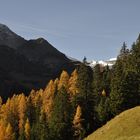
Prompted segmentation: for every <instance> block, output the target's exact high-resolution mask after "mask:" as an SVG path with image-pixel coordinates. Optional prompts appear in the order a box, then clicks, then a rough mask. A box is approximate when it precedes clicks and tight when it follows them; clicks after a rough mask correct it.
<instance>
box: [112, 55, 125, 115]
mask: <svg viewBox="0 0 140 140" xmlns="http://www.w3.org/2000/svg"><path fill="white" fill-rule="evenodd" d="M122 57H123V56H121V57H118V60H117V62H116V64H115V66H114V68H113V77H112V80H111V93H110V110H111V113H112V115H113V116H115V115H116V114H118V113H120V112H121V104H122V100H123V99H122V95H121V93H120V88H121V81H122V80H123V77H124V75H125V69H124V62H123V59H122Z"/></svg>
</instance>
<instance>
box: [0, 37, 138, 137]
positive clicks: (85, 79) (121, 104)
mask: <svg viewBox="0 0 140 140" xmlns="http://www.w3.org/2000/svg"><path fill="white" fill-rule="evenodd" d="M138 105H140V36H139V37H138V39H137V40H136V41H135V42H134V43H133V45H132V47H131V48H130V49H128V47H127V45H126V43H123V45H122V48H121V50H120V53H119V54H118V57H117V61H116V64H115V65H114V66H113V68H112V69H109V67H108V66H106V67H102V66H101V65H98V64H97V65H96V66H95V67H94V68H93V69H92V68H91V67H89V66H88V64H87V62H86V61H84V62H83V63H81V64H80V65H79V66H78V67H77V68H76V69H75V70H74V71H73V72H72V73H71V74H68V73H67V72H66V71H62V73H61V75H60V77H59V78H56V79H53V80H50V82H49V83H48V84H47V85H46V88H45V89H40V90H37V91H35V90H34V89H33V90H32V91H31V92H30V94H29V96H25V95H24V93H21V94H19V95H16V94H15V95H13V97H11V98H8V100H7V101H6V102H3V101H2V98H0V140H66V139H67V140H82V139H84V138H85V137H86V136H87V135H89V134H91V133H92V132H94V131H95V130H96V129H97V128H99V127H101V126H103V125H104V124H105V123H106V122H107V121H109V120H110V119H112V118H114V117H115V116H116V115H118V114H119V113H121V112H122V111H124V110H127V109H129V108H132V107H135V106H138Z"/></svg>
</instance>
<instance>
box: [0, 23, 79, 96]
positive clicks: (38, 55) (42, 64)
mask: <svg viewBox="0 0 140 140" xmlns="http://www.w3.org/2000/svg"><path fill="white" fill-rule="evenodd" d="M77 63H79V62H76V61H72V60H70V59H68V58H67V57H66V56H65V54H63V53H62V52H60V51H59V50H57V49H56V48H55V47H53V46H52V45H51V44H50V43H49V42H48V41H47V40H45V39H43V38H38V39H32V40H25V39H24V38H22V37H20V36H19V35H17V34H16V33H14V32H13V31H11V30H10V29H9V28H8V27H7V26H6V25H3V24H0V78H1V82H0V96H2V98H3V99H7V97H11V96H12V95H13V93H20V92H21V91H22V92H24V93H25V94H26V95H27V94H28V93H29V92H30V91H31V90H32V89H40V88H45V86H46V84H47V83H48V81H49V80H50V79H54V78H56V77H58V75H59V74H60V73H61V72H62V70H66V71H68V72H69V73H70V72H72V71H73V70H74V69H75V67H76V65H75V64H77Z"/></svg>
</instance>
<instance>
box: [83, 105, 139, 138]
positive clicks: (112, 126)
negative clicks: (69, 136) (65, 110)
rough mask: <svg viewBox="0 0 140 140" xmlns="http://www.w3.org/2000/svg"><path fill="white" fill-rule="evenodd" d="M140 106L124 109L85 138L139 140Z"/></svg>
mask: <svg viewBox="0 0 140 140" xmlns="http://www.w3.org/2000/svg"><path fill="white" fill-rule="evenodd" d="M139 118H140V106H138V107H135V108H132V109H129V110H127V111H124V112H123V113H121V114H120V115H118V116H116V117H115V118H114V119H112V120H111V121H109V122H108V123H107V124H106V125H104V126H103V127H101V128H99V129H98V130H97V131H95V132H94V133H93V134H91V135H89V136H88V137H87V138H86V139H85V140H139V139H140V119H139Z"/></svg>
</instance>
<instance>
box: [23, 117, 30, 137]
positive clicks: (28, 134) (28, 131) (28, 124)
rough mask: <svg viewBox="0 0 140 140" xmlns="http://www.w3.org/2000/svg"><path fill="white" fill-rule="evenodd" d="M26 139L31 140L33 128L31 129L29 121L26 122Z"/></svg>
mask: <svg viewBox="0 0 140 140" xmlns="http://www.w3.org/2000/svg"><path fill="white" fill-rule="evenodd" d="M24 131H25V138H26V140H30V131H31V128H30V123H29V119H27V120H26V123H25V130H24Z"/></svg>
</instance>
